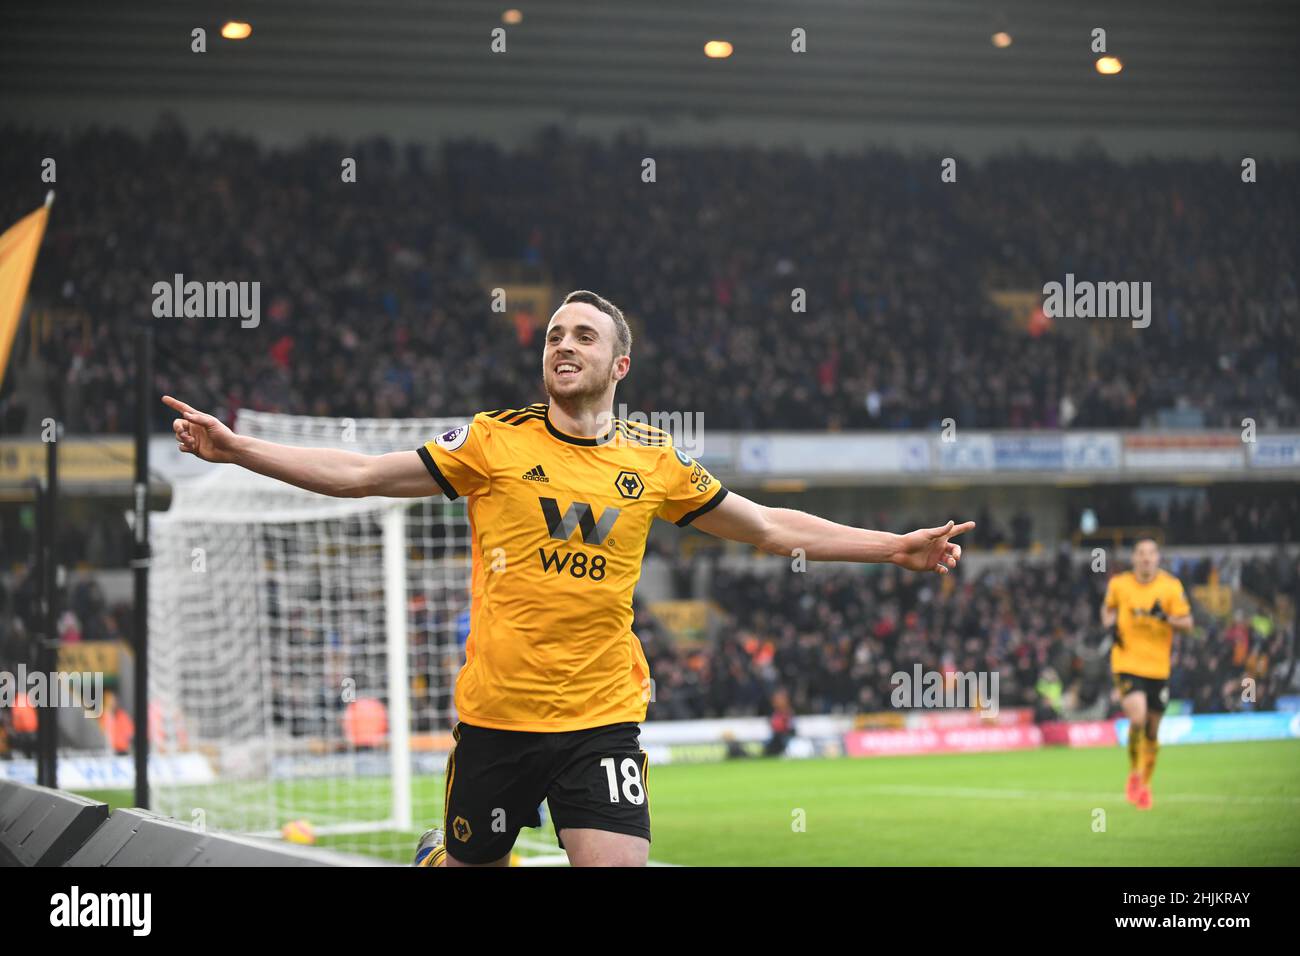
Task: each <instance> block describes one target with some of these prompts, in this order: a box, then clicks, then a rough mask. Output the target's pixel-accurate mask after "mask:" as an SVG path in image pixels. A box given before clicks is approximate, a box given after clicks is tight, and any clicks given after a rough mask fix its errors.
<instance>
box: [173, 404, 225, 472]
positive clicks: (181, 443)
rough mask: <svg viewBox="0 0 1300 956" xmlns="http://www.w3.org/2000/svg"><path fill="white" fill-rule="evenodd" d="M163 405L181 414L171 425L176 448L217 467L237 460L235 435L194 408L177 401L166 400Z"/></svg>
mask: <svg viewBox="0 0 1300 956" xmlns="http://www.w3.org/2000/svg"><path fill="white" fill-rule="evenodd" d="M163 404H164V405H166V406H167V407H168V408H170V409H172V410H174V411H176V412H179V413H180V416H181V417H180V418H178V419H176V421H174V422H172V431H174V432H175V433H176V443H177V445H176V447H178V448H179V449H180V450H181V451H183V452H186V453H188V454H191V455H194V456H195V457H196V458H202V459H203V460H204V461H212V462H217V463H226V462H232V461H234V460H235V433H234V432H232V431H231V430H230V429H229V428H227V427H226V426H225V425H223V424H221V422H219V421H217V419H215V418H213V417H212V416H211V415H209V414H207V413H206V412H201V411H199V410H198V409H196V408H191V407H190V406H189V405H186V404H185V403H184V402H182V401H181V400H180V399H178V398H172V397H171V396H170V395H164V396H163Z"/></svg>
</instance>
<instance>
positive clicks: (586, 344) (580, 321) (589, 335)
mask: <svg viewBox="0 0 1300 956" xmlns="http://www.w3.org/2000/svg"><path fill="white" fill-rule="evenodd" d="M617 351H618V334H617V331H616V329H615V327H614V320H613V319H612V318H610V317H609V316H608V315H606V314H605V313H604V312H601V311H600V310H599V309H597V308H596V307H595V306H593V305H588V304H587V303H585V302H570V303H569V304H567V305H563V306H561V307H560V308H559V309H558V310H557V311H556V313H555V315H553V316H552V317H551V323H550V325H548V326H547V327H546V345H545V347H544V348H543V349H542V381H543V382H544V383H545V385H546V393H547V394H548V395H550V396H551V398H552V399H553V400H557V401H561V400H562V401H564V402H566V403H569V402H575V401H576V402H579V403H582V402H585V401H590V400H595V399H600V398H601V397H603V396H605V395H606V394H607V393H609V392H611V391H612V390H613V387H614V385H615V384H616V383H617V382H618V381H619V379H621V378H622V377H623V376H624V375H626V374H627V370H628V367H629V365H630V364H631V361H632V360H631V359H630V358H629V357H628V356H626V355H615V352H617Z"/></svg>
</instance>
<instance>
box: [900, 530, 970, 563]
mask: <svg viewBox="0 0 1300 956" xmlns="http://www.w3.org/2000/svg"><path fill="white" fill-rule="evenodd" d="M973 527H975V522H974V521H966V522H963V523H962V524H955V523H954V522H952V521H949V522H948V523H947V524H946V525H944V526H943V527H941V528H921V529H920V530H917V531H911V532H909V533H907V534H905V535H903V536H902V537H901V538H900V539H899V545H898V551H897V552H896V553H895V555H894V563H895V564H897V565H898V566H899V567H900V568H907V569H908V570H909V571H937V572H938V573H939V574H947V573H948V571H949V569H951V568H955V567H957V562H958V561H960V560H961V545H959V544H953V543H952V542H951V541H949V540H948V539H949V538H955V537H956V536H957V535H959V534H965V533H966V532H967V531H969V530H970V529H971V528H973Z"/></svg>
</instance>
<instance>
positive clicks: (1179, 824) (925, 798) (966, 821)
mask: <svg viewBox="0 0 1300 956" xmlns="http://www.w3.org/2000/svg"><path fill="white" fill-rule="evenodd" d="M1127 771H1128V761H1127V755H1126V753H1125V751H1124V750H1122V749H1121V748H1119V747H1111V748H1099V749H1081V750H1070V749H1065V748H1059V749H1058V748H1048V749H1042V750H1034V751H1021V752H1011V753H992V754H963V755H941V756H921V757H890V758H866V759H856V760H855V759H840V760H739V761H733V762H729V763H723V764H704V765H700V764H696V765H669V766H652V767H651V768H650V774H649V789H650V799H651V825H652V827H653V830H654V842H653V845H652V847H651V858H652V860H654V861H656V862H660V863H670V864H679V865H686V866H733V865H736V866H765V865H767V866H771V865H775V866H802V865H813V866H817V865H834V866H886V865H887V866H900V865H901V866H938V865H957V866H1062V865H1081V866H1201V865H1214V866H1243V865H1244V866H1255V865H1282V866H1287V865H1290V866H1295V865H1300V741H1295V740H1287V741H1259V742H1251V743H1226V744H1198V745H1183V746H1177V747H1164V748H1162V750H1161V753H1160V760H1159V764H1158V766H1157V770H1156V775H1155V778H1154V781H1153V782H1154V787H1153V793H1154V795H1155V807H1154V808H1153V809H1152V810H1150V811H1148V812H1140V811H1138V810H1137V809H1135V808H1134V807H1132V806H1130V805H1129V804H1128V803H1127V802H1126V801H1125V800H1124V796H1123V789H1124V780H1125V776H1126V774H1127ZM332 786H333V787H334V788H335V789H336V790H337V788H338V786H339V784H338V783H337V782H335V783H333V784H332ZM416 786H417V793H416V799H415V806H416V807H417V808H418V809H419V810H420V811H421V813H422V814H426V815H428V817H429V818H430V819H431V822H432V821H433V820H436V819H439V818H440V816H441V799H442V779H441V777H420V778H417V783H416ZM94 795H95V796H97V797H99V798H100V799H104V800H107V801H108V802H109V803H111V804H113V805H114V806H125V805H129V803H130V799H131V795H130V794H129V793H127V792H121V791H112V792H101V793H97V794H94ZM390 836H391V839H390V840H389V842H390V843H391V847H392V848H391V850H390V851H389V852H388V853H386V854H385V855H387V856H390V857H391V858H393V859H396V860H400V861H402V862H406V861H407V860H408V859H409V854H410V852H411V848H412V847H413V844H414V836H413V835H406V834H391V835H390ZM358 839H359V838H358V837H341V836H340V837H332V836H331V837H322V838H321V840H320V841H319V842H320V845H324V846H336V847H339V848H341V849H350V850H356V849H357V848H358V843H357V841H358ZM360 839H363V840H367V841H369V840H372V839H374V838H373V837H364V838H360ZM554 841H555V838H554V834H553V831H551V830H550V828H549V825H548V826H547V827H546V828H544V829H541V830H525V831H524V833H523V839H522V842H523V843H524V845H523V846H522V847H520V848H519V849H520V854H521V856H523V857H525V858H529V857H533V858H540V859H550V858H553V857H554V856H555V855H556V854H557V853H558V852H559V851H558V850H557V849H556V847H555V842H554Z"/></svg>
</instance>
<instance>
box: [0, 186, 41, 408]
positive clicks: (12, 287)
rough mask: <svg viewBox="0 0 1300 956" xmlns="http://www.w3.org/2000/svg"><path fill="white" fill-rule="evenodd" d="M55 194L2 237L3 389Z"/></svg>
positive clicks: (0, 371) (0, 335) (0, 340)
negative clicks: (24, 303) (28, 287)
mask: <svg viewBox="0 0 1300 956" xmlns="http://www.w3.org/2000/svg"><path fill="white" fill-rule="evenodd" d="M53 201H54V193H50V194H49V195H48V196H46V197H45V205H44V206H42V207H41V208H40V209H38V210H36V211H35V212H34V213H32V214H30V215H28V216H24V217H23V218H22V219H19V220H18V221H17V222H16V223H14V224H13V225H12V226H10V227H9V229H8V230H7V231H6V232H5V234H4V235H2V236H0V385H3V384H4V380H5V370H6V369H7V368H8V367H9V350H10V349H11V348H13V344H14V336H15V335H17V334H18V319H19V317H20V316H21V315H22V313H23V300H24V299H26V298H27V285H28V283H30V282H31V281H32V269H34V268H35V267H36V252H37V250H38V249H40V248H41V237H42V236H44V235H45V223H46V222H47V221H48V220H49V218H50V203H51V202H53Z"/></svg>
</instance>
